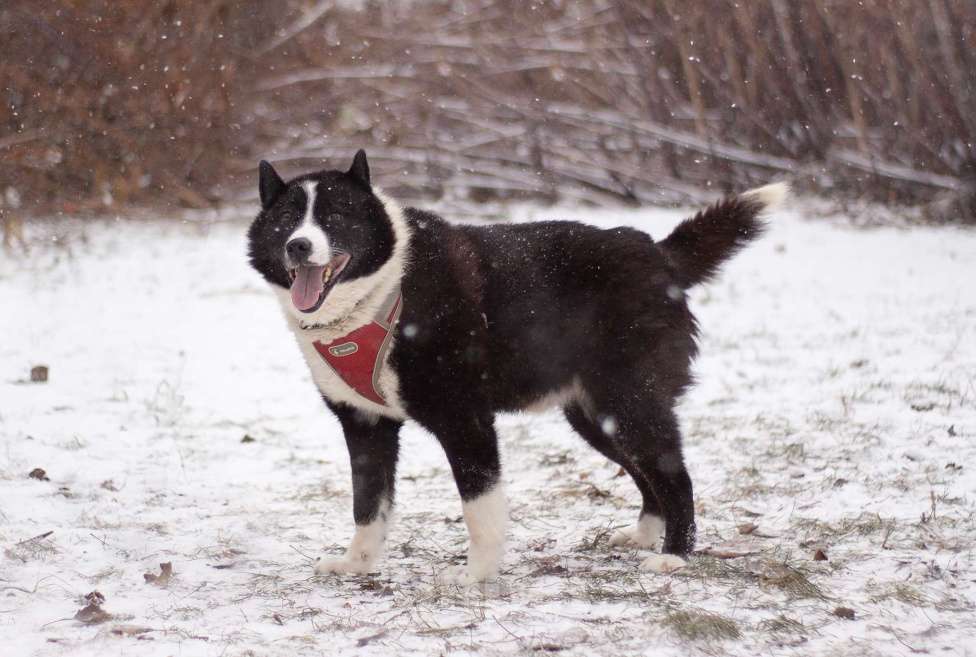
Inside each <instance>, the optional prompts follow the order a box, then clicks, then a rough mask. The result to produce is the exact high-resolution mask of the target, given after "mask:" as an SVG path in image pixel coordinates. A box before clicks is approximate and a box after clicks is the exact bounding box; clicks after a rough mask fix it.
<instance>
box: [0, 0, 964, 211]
mask: <svg viewBox="0 0 976 657" xmlns="http://www.w3.org/2000/svg"><path fill="white" fill-rule="evenodd" d="M974 45H976V3H974V2H970V1H968V0H861V1H859V2H853V1H849V0H756V1H751V0H750V1H744V0H740V1H738V2H733V1H731V0H701V1H696V2H687V1H682V0H618V1H609V0H580V1H576V2H569V1H557V0H551V1H548V2H525V1H520V0H453V1H446V0H430V1H426V2H420V1H407V0H398V1H387V2H379V1H368V0H364V1H362V2H355V1H349V0H347V1H345V2H342V1H338V2H337V1H336V0H331V1H329V2H323V1H321V0H278V1H274V2H272V1H269V0H252V1H249V2H243V1H234V0H162V1H159V2H139V1H135V0H114V1H111V2H109V1H106V0H61V1H59V2H56V3H38V2H36V1H35V0H5V2H4V3H3V4H2V5H0V96H2V103H0V212H3V213H5V214H7V215H9V214H11V213H14V212H19V213H22V214H26V213H29V212H46V213H50V212H54V213H60V212H63V213H89V212H90V213H99V212H104V211H112V212H115V211H117V207H116V206H120V205H121V206H126V205H132V204H138V205H143V204H148V205H159V204H162V205H169V206H183V207H209V206H214V205H217V204H220V203H226V202H234V201H238V200H241V199H242V198H250V197H252V196H254V195H255V192H254V186H253V182H252V178H253V176H254V169H255V164H256V160H257V159H259V158H267V159H270V160H272V161H273V162H275V163H276V164H277V165H278V167H279V170H280V171H282V172H283V173H285V174H293V173H298V172H299V171H302V170H305V169H308V168H317V167H322V166H325V165H329V166H340V165H341V166H346V165H347V164H348V163H347V160H349V159H350V158H351V154H352V153H353V152H354V151H355V149H357V148H360V147H365V148H367V150H368V152H369V154H370V159H371V164H372V166H373V169H374V171H375V175H376V178H377V180H378V182H379V183H380V184H381V185H383V186H385V187H387V188H389V189H390V190H391V191H393V192H395V193H397V194H400V195H401V196H405V197H408V198H417V197H426V198H435V199H440V200H441V201H443V202H449V203H458V204H469V203H476V202H480V201H486V200H507V199H520V200H521V199H532V200H542V201H560V200H561V201H568V202H573V201H577V202H586V203H593V204H599V205H607V204H615V203H627V204H641V203H659V202H673V201H680V200H687V199H688V198H690V197H696V196H697V197H700V196H702V195H714V194H716V193H718V192H725V191H732V190H737V189H742V188H743V187H746V186H748V185H752V184H755V183H757V182H765V181H768V180H770V179H789V180H792V181H793V182H794V184H796V185H797V186H799V187H801V188H806V189H810V190H814V191H820V192H826V193H829V194H831V195H833V196H836V197H852V196H862V197H869V198H871V199H873V200H878V201H882V202H887V203H907V204H914V205H919V206H922V207H924V208H926V210H925V212H926V216H927V217H929V218H930V219H932V220H937V221H948V220H962V221H969V222H973V221H976V194H974V188H976V49H974V47H973V46H974ZM113 208H114V209H113Z"/></svg>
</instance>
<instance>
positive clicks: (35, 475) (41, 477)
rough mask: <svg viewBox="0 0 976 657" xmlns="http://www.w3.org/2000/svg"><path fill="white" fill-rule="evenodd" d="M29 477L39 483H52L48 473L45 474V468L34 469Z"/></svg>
mask: <svg viewBox="0 0 976 657" xmlns="http://www.w3.org/2000/svg"><path fill="white" fill-rule="evenodd" d="M27 476H28V477H30V478H31V479H37V480H38V481H51V480H50V479H49V478H48V476H47V473H46V472H44V469H43V468H34V469H33V470H31V471H30V472H29V473H28V474H27Z"/></svg>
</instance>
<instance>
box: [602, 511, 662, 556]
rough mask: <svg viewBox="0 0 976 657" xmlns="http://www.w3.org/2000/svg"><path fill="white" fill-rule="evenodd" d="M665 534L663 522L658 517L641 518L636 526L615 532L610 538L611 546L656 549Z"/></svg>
mask: <svg viewBox="0 0 976 657" xmlns="http://www.w3.org/2000/svg"><path fill="white" fill-rule="evenodd" d="M663 534H664V521H663V520H661V519H660V518H658V517H657V516H650V515H646V516H641V518H640V520H638V522H637V524H636V525H633V526H632V527H627V528H625V529H618V530H617V531H615V532H614V533H613V535H611V536H610V545H613V546H621V545H626V546H636V547H639V548H654V547H656V546H657V542H658V540H660V538H661V536H662V535H663Z"/></svg>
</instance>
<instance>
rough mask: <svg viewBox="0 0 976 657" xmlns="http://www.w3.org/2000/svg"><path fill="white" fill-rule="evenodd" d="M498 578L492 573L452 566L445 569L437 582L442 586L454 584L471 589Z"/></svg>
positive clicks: (465, 566)
mask: <svg viewBox="0 0 976 657" xmlns="http://www.w3.org/2000/svg"><path fill="white" fill-rule="evenodd" d="M496 577H497V573H495V572H491V571H483V572H478V570H472V569H471V568H469V567H468V566H467V565H464V566H450V567H449V568H445V569H444V571H443V572H441V573H440V574H439V575H438V576H437V580H438V581H439V582H440V583H441V584H453V585H455V586H461V587H469V586H475V585H476V584H480V583H481V582H486V581H490V580H493V579H495V578H496Z"/></svg>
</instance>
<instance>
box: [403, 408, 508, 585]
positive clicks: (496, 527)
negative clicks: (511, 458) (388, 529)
mask: <svg viewBox="0 0 976 657" xmlns="http://www.w3.org/2000/svg"><path fill="white" fill-rule="evenodd" d="M447 415H448V414H445V417H439V418H437V419H436V420H433V421H431V422H422V423H423V424H424V425H425V426H426V427H427V428H428V429H430V430H431V431H432V432H433V433H434V435H435V436H436V437H437V440H438V441H439V442H440V443H441V446H442V447H443V448H444V452H445V453H446V454H447V460H448V462H449V463H450V465H451V472H452V473H453V474H454V481H455V483H456V484H457V488H458V492H459V493H460V494H461V506H462V509H463V516H464V523H465V525H467V528H468V536H469V538H470V543H469V545H468V562H467V564H465V565H464V566H458V567H454V568H449V569H447V570H446V571H445V572H444V573H443V574H442V575H441V576H440V579H441V580H442V581H444V582H446V583H451V584H460V585H462V586H469V585H472V584H476V583H478V582H483V581H486V580H491V579H494V578H495V577H496V576H497V575H498V568H499V566H500V565H501V561H502V557H503V555H504V551H505V530H506V525H507V524H508V508H507V506H506V503H505V493H504V492H503V490H502V484H501V462H500V460H499V453H498V438H497V436H496V435H495V428H494V418H493V417H492V415H491V414H490V413H484V414H479V415H476V416H467V415H463V416H460V417H447Z"/></svg>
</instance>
